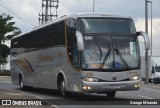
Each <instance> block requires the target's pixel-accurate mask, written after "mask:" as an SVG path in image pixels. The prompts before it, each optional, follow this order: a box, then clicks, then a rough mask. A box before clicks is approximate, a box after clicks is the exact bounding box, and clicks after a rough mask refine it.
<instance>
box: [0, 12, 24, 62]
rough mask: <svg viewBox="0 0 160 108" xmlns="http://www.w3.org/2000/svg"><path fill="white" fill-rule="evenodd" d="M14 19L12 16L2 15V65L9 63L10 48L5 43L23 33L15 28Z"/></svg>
mask: <svg viewBox="0 0 160 108" xmlns="http://www.w3.org/2000/svg"><path fill="white" fill-rule="evenodd" d="M12 18H13V17H11V16H10V15H6V14H2V15H0V65H1V64H5V63H7V57H8V55H9V53H10V48H9V47H8V46H7V45H5V44H4V43H5V41H6V40H10V39H12V38H13V37H14V36H16V35H18V34H20V33H21V30H20V29H19V28H17V27H15V26H14V25H15V22H12V21H11V20H12Z"/></svg>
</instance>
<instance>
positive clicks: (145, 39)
mask: <svg viewBox="0 0 160 108" xmlns="http://www.w3.org/2000/svg"><path fill="white" fill-rule="evenodd" d="M137 35H138V36H140V35H141V36H143V38H144V41H145V42H144V44H145V49H146V50H149V49H150V41H149V36H148V34H147V33H145V32H142V31H140V32H137Z"/></svg>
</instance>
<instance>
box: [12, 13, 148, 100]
mask: <svg viewBox="0 0 160 108" xmlns="http://www.w3.org/2000/svg"><path fill="white" fill-rule="evenodd" d="M140 35H141V36H143V37H144V40H145V46H146V49H149V38H148V35H147V34H146V33H145V32H136V29H135V26H134V22H133V20H132V19H131V18H130V17H126V16H121V15H114V14H100V13H90V14H89V13H88V14H86V13H81V14H71V15H67V16H63V17H61V18H58V19H56V20H54V21H51V22H49V23H47V24H44V25H42V26H40V27H37V28H34V29H33V30H32V31H30V32H27V33H23V34H20V35H19V36H16V37H14V38H13V39H12V40H11V77H12V82H13V83H14V84H18V85H19V86H20V89H21V90H25V89H26V88H28V87H35V88H46V89H55V90H58V91H59V92H60V93H61V95H62V96H64V97H67V96H70V95H69V93H72V92H76V93H82V94H84V93H98V94H101V93H102V94H106V96H107V97H114V96H115V95H116V92H117V91H130V90H139V89H140V82H141V77H140V48H139V41H138V36H140Z"/></svg>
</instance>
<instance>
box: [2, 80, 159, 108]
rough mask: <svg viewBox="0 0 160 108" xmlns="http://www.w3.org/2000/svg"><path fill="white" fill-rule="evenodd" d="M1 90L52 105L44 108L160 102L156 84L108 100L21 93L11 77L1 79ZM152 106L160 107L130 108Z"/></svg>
mask: <svg viewBox="0 0 160 108" xmlns="http://www.w3.org/2000/svg"><path fill="white" fill-rule="evenodd" d="M1 90H7V91H8V92H9V91H12V92H13V91H14V92H15V93H22V94H25V95H27V96H29V95H31V96H33V97H34V98H37V99H43V100H45V101H47V102H49V103H50V104H51V105H52V106H43V107H44V108H45V107H60V108H75V107H76V108H88V107H91V108H97V107H98V108H104V107H110V108H116V107H119V108H121V107H123V108H128V104H130V101H132V100H133V99H140V100H136V101H142V100H146V99H147V100H148V99H149V101H152V100H153V99H158V101H160V86H159V85H154V84H149V85H144V84H143V85H142V87H141V89H140V90H139V91H123V92H122V91H120V92H117V94H116V97H115V98H112V99H108V98H107V97H106V95H103V94H85V95H79V94H74V95H73V96H72V98H69V99H64V98H62V97H61V96H60V95H58V93H57V91H54V90H47V89H30V90H28V91H23V92H22V91H20V89H19V86H18V85H14V84H12V83H11V79H10V77H0V91H1ZM1 94H2V93H1V92H0V95H1ZM25 95H24V96H25ZM21 98H22V99H26V98H24V97H21ZM29 98H30V97H29ZM31 99H33V98H31ZM125 104H126V105H125ZM119 105H121V106H119ZM151 106H152V107H154V108H159V107H160V105H130V106H129V107H130V108H135V107H140V108H150V107H151ZM31 107H32V106H31ZM0 108H2V107H0ZM16 108H17V107H16ZM27 108H28V106H27ZM34 108H35V107H34ZM38 108H39V107H38Z"/></svg>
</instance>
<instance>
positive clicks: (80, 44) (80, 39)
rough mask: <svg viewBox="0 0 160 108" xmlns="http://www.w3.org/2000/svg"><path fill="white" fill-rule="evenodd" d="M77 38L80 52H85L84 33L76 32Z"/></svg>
mask: <svg viewBox="0 0 160 108" xmlns="http://www.w3.org/2000/svg"><path fill="white" fill-rule="evenodd" d="M76 37H77V46H78V51H83V50H84V41H83V36H82V33H81V32H79V31H76Z"/></svg>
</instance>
